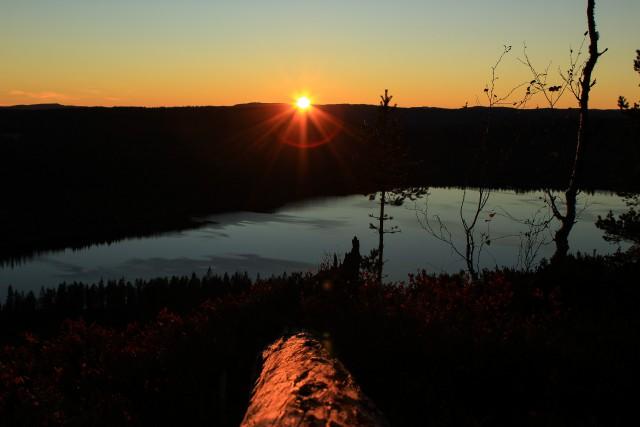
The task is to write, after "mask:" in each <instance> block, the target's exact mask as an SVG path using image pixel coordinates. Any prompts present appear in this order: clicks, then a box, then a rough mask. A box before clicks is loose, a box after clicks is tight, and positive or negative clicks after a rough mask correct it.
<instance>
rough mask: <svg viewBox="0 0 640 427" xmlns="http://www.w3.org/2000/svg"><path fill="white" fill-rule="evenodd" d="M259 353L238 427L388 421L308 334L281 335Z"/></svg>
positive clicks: (379, 423) (373, 426)
mask: <svg viewBox="0 0 640 427" xmlns="http://www.w3.org/2000/svg"><path fill="white" fill-rule="evenodd" d="M262 357H263V360H264V363H263V366H262V372H261V373H260V377H259V378H258V381H257V382H256V385H255V388H254V390H253V395H252V397H251V402H250V403H249V408H248V409H247V413H246V414H245V416H244V420H243V421H242V424H241V427H259V426H282V427H284V426H286V427H289V426H291V427H294V426H302V427H306V426H318V425H322V426H325V425H326V426H355V427H358V426H369V427H376V426H378V427H382V426H387V425H388V423H387V421H386V420H385V418H384V416H383V415H382V414H381V413H380V412H379V411H378V410H377V409H376V407H375V406H374V405H373V403H372V402H371V400H369V399H368V398H367V397H366V396H365V395H364V394H363V393H362V391H361V390H360V387H358V385H357V384H356V383H355V382H354V380H353V378H352V377H351V374H349V372H347V370H346V369H345V368H344V366H342V364H341V363H340V362H338V361H337V360H336V359H334V358H332V357H331V356H330V355H329V354H328V351H327V350H326V349H325V348H324V347H323V345H322V344H321V343H320V342H319V341H318V340H316V339H315V338H313V337H311V336H310V335H308V334H305V333H300V334H296V335H293V336H291V337H288V338H280V339H279V340H277V341H276V342H275V343H273V344H272V345H271V346H269V347H268V348H267V349H266V350H265V351H264V353H263V356H262Z"/></svg>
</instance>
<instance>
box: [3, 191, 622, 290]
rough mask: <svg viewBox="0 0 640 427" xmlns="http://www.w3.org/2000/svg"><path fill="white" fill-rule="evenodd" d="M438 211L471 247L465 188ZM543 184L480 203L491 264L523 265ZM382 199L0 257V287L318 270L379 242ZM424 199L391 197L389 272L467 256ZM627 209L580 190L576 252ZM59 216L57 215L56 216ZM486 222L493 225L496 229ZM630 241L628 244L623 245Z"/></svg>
mask: <svg viewBox="0 0 640 427" xmlns="http://www.w3.org/2000/svg"><path fill="white" fill-rule="evenodd" d="M429 193H430V194H429V196H428V198H427V200H428V206H429V211H428V212H429V218H430V221H431V224H432V225H436V226H437V225H438V224H437V222H434V221H435V220H434V215H438V216H439V217H440V218H441V221H442V224H444V225H445V226H446V227H447V229H448V230H449V231H450V232H451V236H452V240H453V243H454V244H455V245H456V246H457V247H458V248H462V249H463V248H464V244H463V241H464V240H463V238H464V234H463V232H462V226H461V222H460V216H459V214H460V203H461V200H462V196H463V190H461V189H452V188H432V189H430V191H429ZM543 194H544V193H543V192H524V193H523V192H515V191H511V190H492V191H491V195H490V198H489V200H488V203H487V205H486V207H485V209H484V211H483V212H482V213H481V215H480V217H479V221H478V226H477V230H478V233H479V232H481V231H487V230H488V231H489V236H490V240H491V244H490V245H487V246H485V247H484V249H483V252H482V254H481V257H480V264H481V266H482V267H495V266H496V265H497V266H515V265H516V264H517V262H518V253H519V247H520V242H521V237H520V236H521V234H522V233H524V232H526V231H527V227H526V226H525V225H524V224H523V223H522V221H524V220H526V219H529V218H533V217H534V215H536V213H537V218H538V219H540V218H542V216H544V215H547V214H548V209H547V208H546V206H545V204H544V202H543V200H541V197H543ZM477 198H478V191H477V190H471V189H470V190H467V194H466V204H465V209H464V210H463V214H464V215H465V216H466V217H467V218H470V217H471V216H472V214H473V210H474V208H475V203H477ZM376 209H377V203H376V202H375V201H371V200H369V198H368V197H366V196H363V195H352V196H346V197H331V198H321V199H313V200H308V201H306V202H303V203H296V204H290V205H286V206H284V207H282V208H281V209H279V210H277V211H276V212H273V213H254V212H234V213H226V214H221V215H214V216H210V217H208V218H206V219H207V220H208V221H209V222H208V223H207V224H206V225H205V226H202V227H200V228H196V229H192V230H187V231H183V232H176V233H167V234H163V235H160V236H153V237H148V238H134V239H125V240H122V241H119V242H117V243H113V244H109V245H95V246H91V247H89V248H85V249H81V250H70V249H68V250H64V251H55V252H50V253H48V254H44V255H41V256H38V257H35V258H33V259H31V260H29V261H27V262H24V263H22V264H19V265H16V266H9V265H5V266H3V267H0V296H2V298H4V295H5V294H6V288H7V287H8V286H9V285H13V286H14V287H15V288H17V289H20V290H38V289H40V287H41V286H55V285H57V284H59V283H61V282H73V281H83V282H96V281H99V280H100V279H104V280H107V279H119V278H126V279H135V278H151V277H157V276H168V275H169V276H170V275H190V274H191V273H193V272H195V273H196V274H199V275H201V274H204V273H206V272H207V270H208V269H209V268H211V271H212V272H213V273H219V274H223V273H224V272H228V273H233V272H236V271H240V272H245V271H246V272H248V273H249V274H250V275H252V276H254V277H255V276H256V275H257V274H260V275H261V276H262V277H265V276H270V275H273V274H281V273H283V272H294V271H313V270H315V269H317V267H318V265H319V264H320V263H321V262H322V261H323V260H327V259H330V258H331V257H332V255H333V253H334V252H336V253H338V254H339V255H343V254H344V253H345V252H347V251H349V250H350V248H351V239H352V238H353V236H357V237H358V238H359V239H360V246H361V252H362V254H368V253H369V251H370V250H371V249H372V248H374V247H376V246H377V242H378V235H377V233H376V232H375V231H374V230H371V229H370V228H369V222H370V221H371V218H370V217H369V214H375V213H376ZM424 209H425V200H424V199H419V200H417V201H415V202H414V201H407V202H405V203H404V205H402V206H387V209H386V210H387V213H389V214H390V215H391V216H393V218H394V219H393V221H390V222H388V223H387V225H386V226H391V225H397V226H398V227H399V229H400V232H398V233H395V234H388V235H385V259H386V260H387V262H386V264H385V273H386V274H387V280H388V281H399V280H406V278H407V274H409V273H415V272H416V271H418V270H420V269H426V270H427V271H428V272H435V273H439V272H457V271H460V270H461V269H463V268H464V264H463V261H462V260H461V259H460V257H459V256H457V255H456V253H455V252H454V251H453V250H452V248H451V246H450V245H449V244H448V243H446V242H442V241H440V240H438V239H436V238H435V237H434V236H433V235H431V234H429V233H428V232H427V231H426V230H425V229H424V227H423V225H424V213H423V211H424ZM609 210H612V211H613V212H614V213H619V212H623V211H625V210H626V209H625V205H624V203H623V201H622V200H621V198H620V197H618V196H616V195H614V194H611V193H594V194H581V195H580V196H579V212H580V216H579V219H578V223H577V224H576V225H575V227H574V229H573V232H572V234H571V238H570V244H571V250H572V252H576V251H581V252H586V253H592V252H593V251H595V252H597V253H600V254H605V253H611V252H613V251H615V250H617V248H618V245H614V244H611V243H608V242H606V241H604V239H603V238H602V232H601V231H600V230H599V229H597V228H596V227H595V224H594V223H595V221H596V219H597V217H598V215H603V216H604V215H606V213H607V212H608V211H609ZM52 226H55V225H52ZM557 226H558V223H557V222H556V221H553V222H552V223H551V229H550V230H549V232H547V233H546V234H545V238H546V241H547V244H545V245H542V247H541V249H540V252H539V257H538V258H540V257H549V256H551V254H552V253H553V250H554V245H553V242H552V241H551V232H552V231H554V230H555V229H556V228H557ZM487 227H489V228H488V229H487ZM622 248H623V249H625V248H626V246H624V245H623V247H622Z"/></svg>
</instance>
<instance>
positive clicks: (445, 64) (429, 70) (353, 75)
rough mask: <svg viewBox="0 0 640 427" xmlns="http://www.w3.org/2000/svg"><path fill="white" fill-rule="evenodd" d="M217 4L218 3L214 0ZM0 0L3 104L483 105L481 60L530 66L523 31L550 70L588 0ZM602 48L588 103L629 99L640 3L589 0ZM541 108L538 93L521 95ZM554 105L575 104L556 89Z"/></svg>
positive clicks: (506, 82) (634, 91) (507, 71)
mask: <svg viewBox="0 0 640 427" xmlns="http://www.w3.org/2000/svg"><path fill="white" fill-rule="evenodd" d="M221 3H222V4H221ZM447 3H448V2H441V1H428V0H425V1H414V0H398V1H394V2H383V1H373V0H369V1H362V0H353V1H349V2H345V1H335V0H327V1H324V2H303V1H293V0H273V1H270V2H265V1H248V0H238V1H235V2H211V1H204V0H184V1H181V2H171V1H168V0H156V1H150V0H127V1H124V0H112V1H110V2H86V1H81V0H58V1H48V0H31V1H24V0H3V6H2V9H3V10H2V14H0V57H1V58H2V64H3V66H2V69H1V70H0V104H1V105H13V104H23V103H27V104H28V103H49V102H59V103H63V104H73V105H106V106H112V105H144V106H162V105H165V106H174V105H232V104H237V103H243V102H252V101H261V102H289V101H290V100H291V99H292V97H293V95H294V93H297V92H308V93H309V94H310V95H311V97H312V98H313V99H314V101H315V102H316V103H322V104H324V103H369V104H372V103H377V100H378V95H379V94H380V93H381V92H382V91H383V90H384V89H385V88H389V89H390V91H391V93H392V94H394V95H395V98H394V100H397V102H398V104H399V105H400V106H423V105H427V106H441V107H453V108H455V107H460V106H462V105H464V104H465V103H467V102H468V103H469V105H483V104H484V103H485V102H484V99H483V98H482V95H483V91H482V89H483V88H484V87H485V84H486V83H487V81H488V79H489V76H490V66H491V65H492V63H493V62H495V60H496V58H497V57H498V55H499V54H500V52H501V49H502V45H504V44H509V45H513V50H512V52H511V53H510V54H509V55H508V56H507V57H506V58H505V61H504V62H503V64H502V66H501V68H500V69H499V76H500V79H499V80H498V90H499V91H502V92H504V91H506V90H507V89H508V88H510V87H512V86H513V85H515V84H517V83H519V82H522V81H525V80H528V79H529V78H530V76H529V74H528V72H527V70H526V68H525V67H523V66H522V65H521V64H520V63H519V62H518V60H517V58H518V57H522V46H523V43H524V42H526V43H527V45H528V46H529V48H528V51H529V54H530V56H531V58H532V59H533V60H534V61H535V63H536V64H537V65H538V66H539V67H540V68H541V69H542V68H545V67H546V66H547V65H548V64H549V63H551V66H550V75H551V77H550V82H553V83H557V82H559V78H558V77H557V69H558V67H559V66H560V67H563V68H564V67H566V66H567V63H568V59H567V58H568V52H569V47H570V46H573V47H574V48H576V47H577V45H579V43H580V41H581V40H582V33H583V32H584V29H585V26H586V24H585V17H584V7H585V4H586V1H582V0H563V1H562V2H557V1H551V0H540V1H538V2H536V8H535V10H531V7H530V4H531V3H530V2H526V1H516V0H512V1H506V0H488V1H486V2H477V1H472V0H460V1H457V2H455V4H447ZM597 4H598V8H597V12H598V16H597V20H598V25H599V30H600V33H601V45H602V47H603V48H604V47H608V48H609V52H608V53H607V54H606V55H604V56H603V57H602V58H601V60H600V62H599V63H598V66H597V69H596V78H597V80H598V84H597V85H596V87H595V88H594V91H593V95H592V104H591V105H592V107H594V108H615V106H616V99H617V97H618V95H620V94H625V95H626V96H627V97H628V98H630V99H632V100H633V99H638V98H640V90H639V89H638V82H639V79H638V77H637V74H636V73H634V71H633V69H632V60H633V58H634V56H635V49H637V48H640V27H639V26H638V25H637V22H635V21H636V20H637V17H638V16H640V2H638V1H637V0H609V1H607V2H606V3H605V2H604V1H599V2H597ZM536 105H540V106H541V107H543V106H545V104H544V103H543V101H542V100H540V101H539V102H536V101H534V102H533V103H531V104H530V106H532V107H535V106H536ZM560 105H561V106H573V105H575V100H574V99H572V97H571V96H567V97H565V99H564V100H563V101H562V102H561V103H560Z"/></svg>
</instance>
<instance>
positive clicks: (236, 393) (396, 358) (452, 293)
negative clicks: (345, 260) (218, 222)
mask: <svg viewBox="0 0 640 427" xmlns="http://www.w3.org/2000/svg"><path fill="white" fill-rule="evenodd" d="M639 272H640V265H639V263H638V256H637V254H633V253H627V254H617V255H615V256H611V257H595V258H594V257H582V256H578V257H569V258H568V259H567V260H565V261H564V262H563V263H562V264H558V265H542V266H541V267H540V268H539V269H538V270H537V271H536V272H533V273H520V272H514V271H507V270H503V271H491V272H488V271H487V272H485V273H484V275H483V277H482V278H481V279H480V280H479V281H478V282H475V283H470V282H469V281H468V279H467V277H465V276H464V275H442V276H430V275H427V274H425V273H420V274H417V275H415V276H412V277H410V280H409V281H408V283H406V284H401V285H383V286H381V285H378V284H377V283H376V281H375V280H373V279H372V280H368V279H367V278H364V279H359V280H356V281H354V280H349V281H347V280H345V279H344V275H343V268H341V267H340V266H334V267H327V268H326V269H325V270H323V271H321V272H319V273H318V274H317V275H314V276H312V275H292V276H288V277H280V278H272V279H269V280H260V281H257V282H255V283H249V282H248V281H247V279H246V277H244V276H236V277H235V278H227V281H226V284H225V281H224V279H220V278H216V279H215V280H214V279H213V278H211V277H204V278H197V277H192V278H184V279H183V282H184V283H191V286H192V289H196V288H200V289H206V288H207V286H209V285H211V286H214V285H215V286H219V287H220V288H219V289H222V290H223V291H220V292H213V291H212V292H211V293H210V295H206V294H207V292H203V295H204V298H206V301H203V302H201V303H196V300H197V299H193V300H192V301H190V303H189V304H192V305H193V306H194V307H195V308H193V309H191V308H190V305H189V304H187V303H184V304H183V305H182V306H178V305H176V304H177V302H176V301H177V300H179V297H178V296H177V295H179V293H178V292H177V291H176V292H175V293H173V294H171V295H172V297H171V298H170V300H171V301H173V304H174V305H173V311H170V310H169V309H159V312H157V314H155V313H152V312H151V311H150V312H149V313H148V317H147V318H145V317H143V316H141V317H139V319H137V320H134V321H131V322H127V323H126V325H125V324H117V322H116V323H114V322H113V321H112V319H111V320H110V319H107V318H102V319H101V318H100V317H99V316H95V313H94V314H92V313H93V312H92V309H90V308H89V307H88V306H84V308H83V310H81V311H80V313H76V314H75V319H71V320H65V321H63V322H62V323H61V325H60V328H59V330H58V331H55V332H50V331H48V330H47V328H42V327H40V328H38V325H31V327H30V329H32V330H40V331H42V332H41V333H40V335H36V334H34V333H32V332H28V331H22V332H21V333H20V334H19V335H20V338H15V335H14V336H13V338H11V337H9V339H7V340H6V341H5V344H4V346H3V348H2V350H0V424H4V425H53V426H56V425H74V426H75V425H78V426H86V425H170V424H173V425H203V424H208V425H238V424H239V422H240V420H241V419H242V416H243V414H244V411H245V410H246V407H247V403H248V399H249V393H250V391H251V387H252V382H253V380H255V376H256V375H257V373H258V372H259V368H260V366H259V363H258V361H257V356H258V355H259V354H260V352H261V350H262V349H263V348H264V346H265V345H267V344H269V343H270V342H272V341H273V340H275V339H277V338H278V337H279V336H281V335H283V334H287V333H290V332H295V331H298V330H300V329H306V330H309V331H311V332H313V333H315V334H317V335H318V336H320V337H322V338H323V340H324V341H325V343H326V345H327V347H328V348H330V349H331V350H332V351H333V353H334V355H336V356H337V357H338V358H340V359H341V360H342V361H343V363H344V364H345V365H346V367H347V368H348V369H349V370H350V371H351V373H352V374H353V375H354V377H355V379H356V380H357V381H358V382H359V383H360V385H361V386H362V387H363V390H364V391H365V393H367V394H368V395H369V396H370V397H371V398H372V399H373V401H374V402H375V403H376V404H377V406H378V407H379V408H380V409H381V410H382V411H383V412H384V413H385V415H386V416H387V418H388V419H389V420H390V422H391V424H392V425H425V424H430V425H478V424H487V425H549V424H554V425H587V424H589V425H591V424H593V425H603V424H605V425H615V424H619V423H620V422H621V420H622V419H623V418H624V417H625V415H628V414H630V413H631V411H632V410H633V408H634V403H635V402H634V401H633V394H632V393H628V390H633V388H632V387H633V386H634V384H635V378H636V376H637V374H638V367H637V362H638V360H639V355H640V348H639V344H638V343H640V340H639V339H638V338H640V337H639V336H638V335H639V333H638V331H639V330H640V329H639V326H640V322H639V320H640V316H639V315H638V313H637V310H636V307H635V306H636V304H637V301H638V297H639V296H640V295H639V294H640V290H639V289H638V287H637V286H636V279H637V277H638V273H639ZM176 280H177V282H176V283H178V282H179V280H178V279H176ZM158 283H162V282H157V283H156V284H158ZM184 283H183V284H184ZM115 285H117V284H115ZM115 285H114V286H115ZM145 285H146V286H148V285H149V283H147V282H140V283H139V287H140V289H144V288H145ZM78 286H80V285H78ZM83 286H84V285H83ZM107 286H108V285H107ZM123 286H125V288H126V286H127V284H123ZM185 286H186V285H185ZM115 288H117V286H115ZM135 288H136V287H135V286H133V285H132V289H135ZM178 288H179V287H177V288H176V289H178ZM185 289H187V287H185ZM140 295H147V297H148V295H150V294H144V293H141V294H140ZM167 295H168V294H167ZM185 295H194V292H186V293H185ZM147 297H145V298H147ZM189 298H191V297H189ZM125 301H126V302H129V301H138V302H136V304H139V300H135V298H134V299H133V300H125ZM54 305H55V304H54ZM162 305H163V304H159V305H158V307H160V306H162ZM125 306H126V304H125ZM169 306H171V304H169ZM34 309H35V310H36V311H37V310H41V309H42V307H41V306H40V303H39V302H38V303H37V304H36V306H35V308H34ZM100 309H104V307H101V308H100ZM3 316H4V318H3V323H4V322H8V321H11V319H12V317H11V316H12V315H11V313H10V312H9V311H8V309H7V308H6V307H3ZM88 319H91V320H88ZM40 321H41V322H45V323H46V322H47V320H46V316H43V317H42V318H41V320H40ZM14 330H15V328H14ZM7 336H8V335H7ZM7 336H5V338H6V337H7Z"/></svg>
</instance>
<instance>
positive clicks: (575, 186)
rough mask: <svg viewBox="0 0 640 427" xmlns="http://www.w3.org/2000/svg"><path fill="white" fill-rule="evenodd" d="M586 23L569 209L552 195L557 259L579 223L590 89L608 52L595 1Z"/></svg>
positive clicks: (591, 2)
mask: <svg viewBox="0 0 640 427" xmlns="http://www.w3.org/2000/svg"><path fill="white" fill-rule="evenodd" d="M587 25H588V33H589V58H588V59H587V62H586V63H585V66H584V69H583V70H582V77H581V78H580V82H579V83H580V97H579V104H580V118H579V123H578V136H577V141H576V152H575V156H574V159H573V167H572V168H571V176H570V178H569V187H568V188H567V190H566V191H565V202H566V210H565V213H564V214H563V213H561V212H560V210H559V209H558V207H557V205H556V203H555V198H554V197H551V198H550V200H551V207H552V209H553V214H554V216H555V217H556V218H557V219H558V220H559V221H560V224H561V225H560V228H559V229H558V231H556V234H555V236H554V240H555V242H556V251H555V253H554V255H553V257H552V260H554V261H557V260H560V259H563V258H564V257H566V256H567V253H568V252H569V234H570V233H571V229H572V228H573V226H574V224H575V222H576V197H577V195H578V190H579V186H580V179H581V178H582V169H583V167H584V166H583V164H584V150H585V147H586V146H587V144H588V127H589V93H590V92H591V88H592V87H593V86H594V85H595V84H596V82H595V80H594V81H592V80H591V76H592V74H593V70H594V68H595V67H596V63H597V62H598V58H599V57H600V55H602V54H603V53H604V52H606V49H605V51H603V52H598V38H599V35H598V32H597V31H596V20H595V0H588V1H587Z"/></svg>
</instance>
